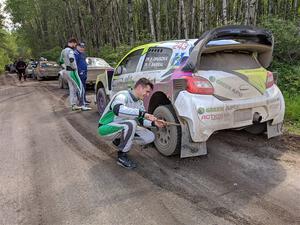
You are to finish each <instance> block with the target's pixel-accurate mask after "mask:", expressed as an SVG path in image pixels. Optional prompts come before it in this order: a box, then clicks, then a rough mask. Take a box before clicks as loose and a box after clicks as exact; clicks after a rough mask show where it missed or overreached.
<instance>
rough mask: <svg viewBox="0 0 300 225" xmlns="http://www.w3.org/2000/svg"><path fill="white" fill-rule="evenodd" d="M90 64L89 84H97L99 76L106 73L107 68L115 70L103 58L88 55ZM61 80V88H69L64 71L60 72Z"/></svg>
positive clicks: (87, 82) (87, 59) (59, 83)
mask: <svg viewBox="0 0 300 225" xmlns="http://www.w3.org/2000/svg"><path fill="white" fill-rule="evenodd" d="M86 61H87V64H88V74H87V80H86V84H87V85H90V86H91V85H95V83H96V79H97V76H98V75H99V74H101V73H105V72H106V71H107V70H113V68H112V67H111V66H110V65H109V64H108V63H107V62H106V61H105V60H103V59H101V58H96V57H87V58H86ZM58 80H59V82H58V85H59V87H60V88H68V82H67V81H66V80H65V79H64V78H63V76H62V72H61V71H60V72H59V78H58Z"/></svg>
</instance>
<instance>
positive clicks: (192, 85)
mask: <svg viewBox="0 0 300 225" xmlns="http://www.w3.org/2000/svg"><path fill="white" fill-rule="evenodd" d="M183 78H184V79H185V80H186V81H187V89H186V90H187V91H188V92H190V93H193V94H203V95H212V94H213V93H214V88H213V86H212V85H211V83H210V82H209V81H208V80H207V79H205V78H203V77H194V76H184V77H183Z"/></svg>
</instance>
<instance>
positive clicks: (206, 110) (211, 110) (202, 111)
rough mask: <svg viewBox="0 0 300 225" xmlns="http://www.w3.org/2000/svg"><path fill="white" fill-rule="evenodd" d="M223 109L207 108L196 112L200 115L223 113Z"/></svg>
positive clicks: (201, 108) (200, 108)
mask: <svg viewBox="0 0 300 225" xmlns="http://www.w3.org/2000/svg"><path fill="white" fill-rule="evenodd" d="M223 111H224V107H208V108H203V107H199V108H198V110H197V112H198V113H199V114H200V115H201V114H203V113H212V112H223Z"/></svg>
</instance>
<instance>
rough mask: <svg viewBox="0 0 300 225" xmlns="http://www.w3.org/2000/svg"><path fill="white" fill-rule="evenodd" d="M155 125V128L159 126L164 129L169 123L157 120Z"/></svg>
mask: <svg viewBox="0 0 300 225" xmlns="http://www.w3.org/2000/svg"><path fill="white" fill-rule="evenodd" d="M154 124H155V126H157V127H159V128H163V127H165V126H167V123H166V121H164V120H155V121H154Z"/></svg>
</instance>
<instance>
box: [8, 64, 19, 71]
mask: <svg viewBox="0 0 300 225" xmlns="http://www.w3.org/2000/svg"><path fill="white" fill-rule="evenodd" d="M8 67H9V71H8V72H9V73H16V72H17V69H16V66H15V64H14V63H11V64H9V65H8Z"/></svg>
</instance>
